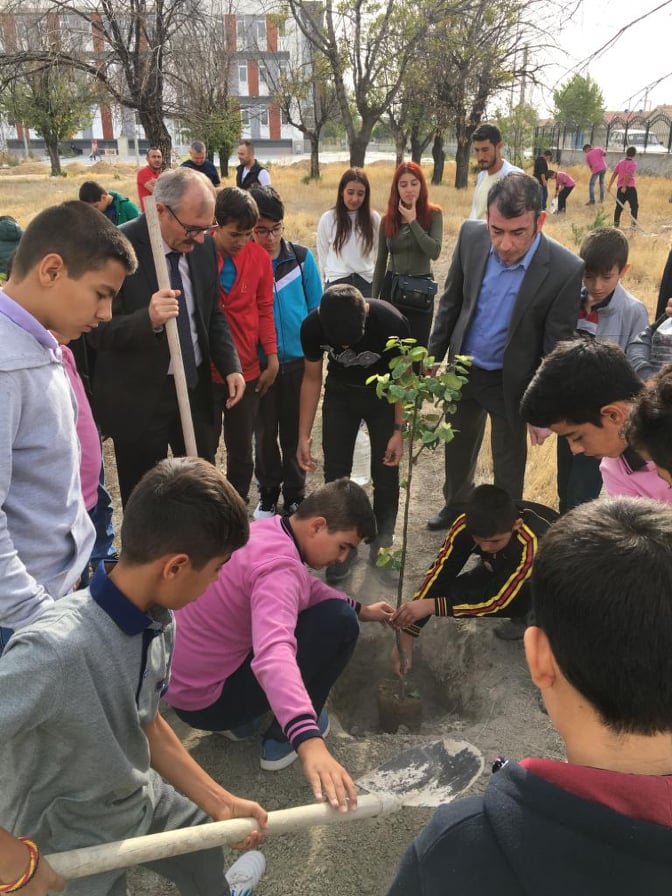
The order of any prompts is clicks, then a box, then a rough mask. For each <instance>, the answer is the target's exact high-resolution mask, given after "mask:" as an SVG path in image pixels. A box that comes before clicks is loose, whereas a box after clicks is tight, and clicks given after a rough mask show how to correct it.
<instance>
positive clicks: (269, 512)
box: [252, 501, 275, 520]
mask: <svg viewBox="0 0 672 896" xmlns="http://www.w3.org/2000/svg"><path fill="white" fill-rule="evenodd" d="M272 516H275V504H264V502H263V501H260V502H259V503H258V504H257V506H256V507H255V508H254V513H253V514H252V519H253V520H269V519H270V518H271V517H272Z"/></svg>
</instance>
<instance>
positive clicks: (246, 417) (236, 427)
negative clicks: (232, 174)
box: [212, 187, 278, 501]
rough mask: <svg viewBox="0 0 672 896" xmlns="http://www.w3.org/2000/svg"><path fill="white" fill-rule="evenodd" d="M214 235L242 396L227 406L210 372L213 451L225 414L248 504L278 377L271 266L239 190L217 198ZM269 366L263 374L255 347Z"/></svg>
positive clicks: (231, 465) (235, 480) (236, 476)
mask: <svg viewBox="0 0 672 896" xmlns="http://www.w3.org/2000/svg"><path fill="white" fill-rule="evenodd" d="M215 218H216V219H217V224H218V225H219V227H218V229H217V231H216V232H215V234H214V238H215V245H216V246H217V252H218V255H219V307H220V309H221V310H222V311H223V313H224V314H225V316H226V320H227V322H228V324H229V328H230V330H231V335H232V336H233V341H234V344H235V346H236V351H237V352H238V357H239V358H240V365H241V367H242V369H243V376H244V378H245V394H244V395H243V397H242V399H241V400H240V401H239V402H238V404H236V405H235V406H234V407H229V401H228V388H227V385H226V383H224V382H222V379H221V377H220V375H219V373H218V372H217V371H216V370H215V368H214V367H213V368H212V377H213V392H214V401H215V408H214V420H215V429H214V451H216V450H217V445H218V443H219V434H220V431H221V424H222V414H223V415H224V444H225V445H226V475H227V478H228V480H229V482H230V483H231V485H232V486H233V487H234V488H235V489H236V491H237V492H238V494H239V495H240V496H241V498H242V499H243V500H244V501H247V497H248V492H249V488H250V482H251V481H252V473H253V470H254V462H253V460H252V435H253V433H254V424H255V420H256V416H257V408H258V406H259V399H260V398H261V397H262V396H263V395H265V393H266V392H267V390H268V389H269V388H270V387H271V386H272V385H273V381H274V380H275V378H276V376H277V374H278V348H277V343H276V337H275V324H274V322H273V266H272V264H271V260H270V258H269V255H268V253H267V252H266V251H265V250H264V249H262V247H261V246H258V245H257V244H256V243H254V242H252V241H251V237H252V230H253V229H254V225H255V224H256V223H257V220H258V218H259V211H258V209H257V205H256V203H255V201H254V199H253V198H252V197H251V196H250V194H249V193H248V192H246V191H245V190H241V189H239V188H238V187H226V188H225V189H224V190H221V191H220V193H218V195H217V203H216V205H215ZM260 348H261V349H262V350H263V352H264V354H265V355H266V357H267V358H268V363H267V366H266V368H265V369H264V370H263V372H262V370H261V367H260V365H259V349H260Z"/></svg>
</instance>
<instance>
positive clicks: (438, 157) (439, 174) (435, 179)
mask: <svg viewBox="0 0 672 896" xmlns="http://www.w3.org/2000/svg"><path fill="white" fill-rule="evenodd" d="M432 158H433V159H434V170H433V171H432V183H433V184H440V183H441V181H442V180H443V166H444V164H445V161H446V153H445V152H444V149H443V134H441V133H439V132H437V133H436V134H435V135H434V143H433V144H432Z"/></svg>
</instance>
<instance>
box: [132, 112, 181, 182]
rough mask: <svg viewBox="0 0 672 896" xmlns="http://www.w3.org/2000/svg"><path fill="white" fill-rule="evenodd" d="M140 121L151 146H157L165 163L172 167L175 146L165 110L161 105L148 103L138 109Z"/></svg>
mask: <svg viewBox="0 0 672 896" xmlns="http://www.w3.org/2000/svg"><path fill="white" fill-rule="evenodd" d="M138 115H139V116H140V121H141V122H142V126H143V128H144V129H145V134H146V135H147V139H148V140H149V145H150V146H156V147H157V149H160V150H161V153H162V154H163V164H164V166H166V167H168V168H169V167H170V155H171V151H172V148H173V141H172V140H171V137H170V133H169V132H168V128H167V127H166V124H165V122H164V120H163V111H162V109H161V107H160V106H150V105H147V106H145V107H144V108H142V109H139V110H138Z"/></svg>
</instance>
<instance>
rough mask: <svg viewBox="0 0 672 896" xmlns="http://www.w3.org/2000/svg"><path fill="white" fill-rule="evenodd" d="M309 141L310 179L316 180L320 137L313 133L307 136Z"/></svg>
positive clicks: (318, 170) (318, 172)
mask: <svg viewBox="0 0 672 896" xmlns="http://www.w3.org/2000/svg"><path fill="white" fill-rule="evenodd" d="M308 138H309V140H310V179H311V180H318V179H319V177H320V135H319V134H316V133H314V132H312V133H310V134H308Z"/></svg>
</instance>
